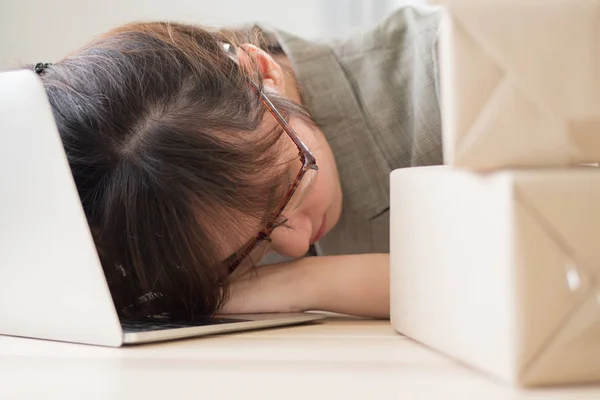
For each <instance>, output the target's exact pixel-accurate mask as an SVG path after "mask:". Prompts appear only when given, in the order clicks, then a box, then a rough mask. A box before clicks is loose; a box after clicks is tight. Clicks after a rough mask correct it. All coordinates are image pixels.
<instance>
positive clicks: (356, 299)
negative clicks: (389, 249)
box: [221, 254, 390, 318]
mask: <svg viewBox="0 0 600 400" xmlns="http://www.w3.org/2000/svg"><path fill="white" fill-rule="evenodd" d="M389 299H390V295H389V255H388V254H360V255H345V256H327V257H307V258H302V259H299V260H295V261H291V262H287V263H282V264H274V265H267V266H263V267H258V268H256V269H255V270H252V271H250V272H248V273H246V274H245V275H243V276H241V277H240V278H239V279H238V280H236V281H235V282H234V283H233V284H232V286H231V299H230V300H229V302H228V303H227V304H226V305H225V307H224V308H223V310H222V311H221V312H222V313H225V314H247V313H267V312H297V311H309V310H319V311H331V312H337V313H342V314H350V315H356V316H364V317H375V318H389V306H390V305H389V301H390V300H389Z"/></svg>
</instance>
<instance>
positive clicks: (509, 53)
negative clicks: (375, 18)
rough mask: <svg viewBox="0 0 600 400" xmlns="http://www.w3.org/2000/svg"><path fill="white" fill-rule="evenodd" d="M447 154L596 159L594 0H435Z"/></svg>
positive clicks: (477, 164)
mask: <svg viewBox="0 0 600 400" xmlns="http://www.w3.org/2000/svg"><path fill="white" fill-rule="evenodd" d="M432 3H436V4H438V5H442V6H443V7H442V10H443V13H442V14H443V17H442V27H441V32H440V44H439V50H440V79H441V85H440V86H441V103H442V119H443V142H444V159H445V163H446V164H449V165H455V166H461V167H468V168H471V169H478V170H489V169H495V168H504V167H523V166H541V165H545V166H548V165H553V166H559V165H573V164H581V163H594V162H598V161H600V0H568V1H565V0H437V1H432Z"/></svg>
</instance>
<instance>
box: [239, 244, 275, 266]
mask: <svg viewBox="0 0 600 400" xmlns="http://www.w3.org/2000/svg"><path fill="white" fill-rule="evenodd" d="M270 251H271V242H269V241H268V240H263V241H261V242H259V243H258V244H257V245H256V247H255V248H254V249H253V250H252V251H251V252H250V254H249V255H248V256H247V257H245V258H244V259H243V260H242V262H241V263H240V265H239V267H238V268H239V269H240V270H241V271H242V272H246V271H248V270H250V269H252V268H254V267H256V266H257V265H260V262H261V261H262V259H263V258H264V257H265V256H266V255H267V254H268V253H269V252H270Z"/></svg>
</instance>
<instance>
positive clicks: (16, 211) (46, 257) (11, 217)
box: [0, 70, 325, 347]
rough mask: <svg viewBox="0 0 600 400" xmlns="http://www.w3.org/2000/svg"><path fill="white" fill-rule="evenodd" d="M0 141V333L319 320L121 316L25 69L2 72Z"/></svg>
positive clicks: (129, 339) (99, 335)
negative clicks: (187, 319)
mask: <svg viewBox="0 0 600 400" xmlns="http://www.w3.org/2000/svg"><path fill="white" fill-rule="evenodd" d="M0 140H1V144H0V188H1V194H0V334H2V335H11V336H20V337H27V338H36V339H46V340H56V341H62V342H73V343H83V344H92V345H100V346H110V347H119V346H123V345H133V344H140V343H149V342H158V341H165V340H173V339H181V338H190V337H197V336H204V335H214V334H220V333H226V332H239V331H245V330H251V329H259V328H271V327H279V326H289V325H294V324H301V323H307V322H310V321H316V320H321V319H324V318H325V316H324V315H322V314H318V313H285V314H284V313H282V314H278V313H273V314H259V315H256V314H252V315H220V316H219V315H218V316H215V317H210V318H204V319H200V320H198V319H196V318H194V320H193V321H185V320H172V319H170V318H168V317H165V316H155V317H148V318H138V319H135V320H126V319H120V318H119V316H118V315H117V312H116V309H115V306H114V303H113V301H112V298H111V295H110V291H109V288H108V284H107V282H106V278H105V276H104V272H103V270H102V267H101V264H100V260H99V257H98V254H97V252H96V247H95V245H94V241H93V239H92V235H91V232H90V229H89V226H88V224H87V220H86V217H85V214H84V212H83V207H82V205H81V202H80V199H79V195H78V193H77V190H76V187H75V182H74V180H73V177H72V174H71V170H70V167H69V164H68V162H67V158H66V154H65V152H64V148H63V146H62V142H61V139H60V136H59V134H58V129H57V127H56V123H55V121H54V118H53V116H52V111H51V108H50V104H49V102H48V99H47V97H46V92H45V90H44V87H43V85H42V83H41V80H40V79H39V77H38V76H37V74H35V73H34V72H33V71H27V70H20V71H9V72H4V73H0Z"/></svg>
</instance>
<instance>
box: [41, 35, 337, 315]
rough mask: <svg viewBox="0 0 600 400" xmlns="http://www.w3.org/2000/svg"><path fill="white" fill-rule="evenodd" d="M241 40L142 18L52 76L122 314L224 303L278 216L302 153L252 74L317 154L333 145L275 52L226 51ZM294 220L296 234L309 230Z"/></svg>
mask: <svg viewBox="0 0 600 400" xmlns="http://www.w3.org/2000/svg"><path fill="white" fill-rule="evenodd" d="M231 37H233V35H231ZM229 39H230V38H228V37H227V35H225V34H224V33H223V32H209V31H207V30H204V29H202V28H199V27H193V26H188V25H180V24H173V23H143V24H132V25H127V26H124V27H122V28H119V29H116V30H113V31H111V32H108V33H107V34H106V35H103V36H102V37H100V38H98V39H97V40H95V41H94V42H92V43H91V44H89V45H88V46H86V47H84V48H83V49H81V50H79V51H78V52H76V53H74V54H71V55H70V56H68V57H66V58H65V59H64V60H62V61H60V62H58V63H55V64H54V65H53V66H52V67H51V68H49V69H47V70H45V71H44V72H43V74H42V79H43V81H44V85H45V87H46V91H47V94H48V97H49V99H50V103H51V105H52V108H53V112H54V116H55V119H56V122H57V124H58V128H59V131H60V134H61V138H62V141H63V145H64V147H65V150H66V152H67V156H68V159H69V163H70V166H71V169H72V171H73V176H74V178H75V182H76V185H77V188H78V191H79V194H80V197H81V200H82V204H83V206H84V209H85V212H86V215H87V218H88V221H89V224H90V227H91V229H92V232H93V234H94V239H95V242H96V245H97V247H98V250H99V254H100V257H101V260H102V264H103V267H104V270H105V273H106V275H107V279H108V280H109V284H110V286H111V292H112V294H113V297H114V299H115V302H116V303H117V306H118V308H119V310H120V311H121V312H127V310H130V311H131V312H138V311H140V310H142V312H143V311H144V309H145V308H146V306H149V308H148V310H150V311H153V312H160V311H170V312H173V313H177V312H181V313H184V312H185V313H200V314H209V313H212V312H214V311H216V310H218V308H219V307H220V305H222V302H223V301H224V299H225V298H226V290H225V289H226V287H225V283H226V281H227V278H228V275H229V271H228V270H229V268H228V265H227V264H226V263H224V260H226V259H228V258H230V256H231V254H234V253H235V252H236V251H238V250H239V249H241V248H242V247H243V245H244V244H245V243H247V242H248V241H249V240H250V239H252V238H253V237H255V236H256V234H257V233H258V232H259V231H260V230H261V229H263V228H264V227H265V226H266V225H268V224H269V223H270V222H272V219H273V216H274V215H273V213H274V211H275V210H276V209H277V206H278V205H279V204H280V202H281V200H282V199H283V198H284V197H285V195H286V192H287V191H288V189H289V187H290V186H291V184H292V182H293V181H294V178H295V175H296V173H297V172H298V171H299V169H300V161H299V157H298V150H297V148H296V147H295V145H294V143H293V141H292V140H290V138H289V137H287V135H286V134H285V133H283V131H282V129H281V128H280V126H279V124H277V122H276V121H275V119H273V117H272V116H271V115H270V114H269V113H268V112H266V110H267V109H266V108H265V107H264V105H263V104H262V103H261V100H260V97H259V96H257V94H256V93H255V92H253V91H252V90H251V87H250V86H249V84H248V78H250V79H252V80H253V81H254V82H256V83H257V84H258V85H259V87H261V88H262V86H263V85H264V90H265V91H266V92H267V93H268V95H269V99H270V100H271V101H272V103H273V104H274V105H275V106H276V107H277V109H278V110H280V111H281V112H282V113H283V114H284V116H285V117H286V119H287V120H288V121H290V124H292V125H293V124H294V123H296V124H297V127H298V130H299V135H300V136H303V135H304V134H306V137H303V138H302V139H303V140H305V141H306V142H307V145H308V146H309V148H310V147H311V145H313V146H317V147H318V146H322V145H325V147H326V143H325V142H324V140H322V138H319V137H317V135H314V134H313V132H314V131H318V130H316V129H314V127H312V128H311V124H310V119H309V117H308V115H307V114H306V113H305V112H304V111H303V110H302V108H301V107H299V106H298V105H297V104H296V103H294V102H293V101H290V100H289V98H288V96H286V93H285V92H286V88H285V85H286V83H285V78H284V76H283V72H282V71H283V70H282V69H281V68H278V67H279V66H278V64H277V63H275V61H273V58H272V57H270V56H269V55H268V54H267V53H266V52H264V51H263V50H261V49H260V48H258V47H254V46H252V45H249V44H246V45H244V46H242V48H244V49H245V51H242V50H239V51H238V55H239V56H240V57H239V62H238V63H236V62H235V61H233V60H232V59H231V58H229V57H228V55H227V53H226V52H225V51H224V50H223V47H222V43H221V42H222V41H224V40H227V41H229ZM294 121H295V122H294ZM295 128H296V126H295ZM301 132H302V133H301ZM328 154H330V152H329V153H328ZM330 158H332V157H330ZM317 163H319V164H320V162H319V160H318V159H317ZM334 168H335V166H334ZM333 172H335V171H333ZM331 173H332V172H331V171H330V172H328V173H327V174H329V175H331ZM319 174H320V173H319ZM327 174H325V175H326V176H327ZM317 180H320V181H321V186H322V185H323V184H327V182H325V181H323V179H321V178H320V177H319V179H315V181H317ZM336 182H337V181H336ZM325 191H327V190H325ZM302 196H303V197H304V195H302ZM313 197H315V196H314V195H313ZM321 197H323V196H321ZM325 197H326V198H332V199H333V195H329V196H325ZM328 201H329V200H328ZM313 202H314V199H313ZM329 202H330V203H332V202H333V200H331V201H329ZM297 207H298V208H300V207H301V206H300V205H298V206H297ZM313 208H314V207H313ZM317 208H318V207H317ZM321 208H327V209H329V207H321ZM328 212H329V213H333V214H335V212H336V211H335V210H334V211H328ZM318 213H325V211H323V210H318V211H314V210H312V211H311V210H309V212H308V213H306V212H299V213H298V215H300V216H301V217H302V216H303V215H304V214H306V215H311V217H310V218H312V219H314V218H315V217H314V216H312V214H315V215H316V214H318ZM338 213H339V212H338ZM284 217H287V215H285V216H282V218H284ZM317 218H318V216H317ZM336 218H337V217H336ZM277 222H279V221H277ZM332 222H333V221H332ZM288 223H289V225H290V228H292V229H291V230H292V231H293V230H294V225H298V226H300V225H302V223H301V222H298V223H296V224H295V223H293V219H292V218H290V221H289V222H288ZM305 225H306V224H305ZM312 225H314V224H312ZM282 229H285V228H282ZM311 229H313V230H314V229H315V228H311ZM316 229H318V227H317V228H316ZM287 235H288V236H287V238H288V239H287V240H288V242H289V243H288V244H287V245H286V244H285V243H286V241H285V240H283V241H281V240H278V241H275V240H274V243H273V244H274V246H275V245H276V244H277V243H283V244H284V245H283V246H281V245H280V246H279V249H278V250H279V251H280V252H282V253H284V254H285V253H286V252H287V253H289V255H299V254H292V253H298V252H299V251H300V249H301V247H306V246H307V245H304V244H302V245H301V246H300V245H299V244H298V239H296V240H292V241H290V240H289V237H290V235H292V234H290V233H288V234H287ZM276 236H277V235H275V232H274V234H273V237H276ZM292 236H293V235H292ZM296 236H298V235H296ZM285 237H286V236H285V235H284V238H285ZM276 242H277V243H276ZM290 244H291V246H290ZM294 246H295V247H294ZM275 247H276V246H275ZM290 249H291V250H290ZM286 250H287V251H286ZM129 306H133V307H132V308H129Z"/></svg>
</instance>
